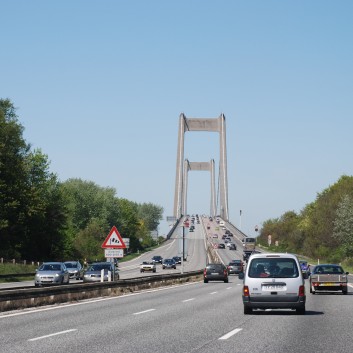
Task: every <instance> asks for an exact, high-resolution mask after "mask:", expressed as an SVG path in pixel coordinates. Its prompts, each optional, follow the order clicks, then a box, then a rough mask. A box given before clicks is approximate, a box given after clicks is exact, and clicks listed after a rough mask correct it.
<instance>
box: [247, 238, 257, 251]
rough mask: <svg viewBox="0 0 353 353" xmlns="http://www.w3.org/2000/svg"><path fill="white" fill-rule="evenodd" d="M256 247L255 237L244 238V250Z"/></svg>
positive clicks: (252, 249)
mask: <svg viewBox="0 0 353 353" xmlns="http://www.w3.org/2000/svg"><path fill="white" fill-rule="evenodd" d="M255 247H256V239H255V238H244V251H254V250H255Z"/></svg>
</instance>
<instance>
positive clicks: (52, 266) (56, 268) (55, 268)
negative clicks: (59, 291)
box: [39, 264, 61, 271]
mask: <svg viewBox="0 0 353 353" xmlns="http://www.w3.org/2000/svg"><path fill="white" fill-rule="evenodd" d="M39 271H61V266H60V264H43V265H42V266H40V267H39Z"/></svg>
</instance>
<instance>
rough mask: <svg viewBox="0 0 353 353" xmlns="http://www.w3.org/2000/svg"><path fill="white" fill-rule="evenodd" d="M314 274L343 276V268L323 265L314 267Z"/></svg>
mask: <svg viewBox="0 0 353 353" xmlns="http://www.w3.org/2000/svg"><path fill="white" fill-rule="evenodd" d="M314 273H317V274H339V275H341V274H343V273H344V271H343V268H342V267H341V266H331V265H323V266H316V267H315V269H314Z"/></svg>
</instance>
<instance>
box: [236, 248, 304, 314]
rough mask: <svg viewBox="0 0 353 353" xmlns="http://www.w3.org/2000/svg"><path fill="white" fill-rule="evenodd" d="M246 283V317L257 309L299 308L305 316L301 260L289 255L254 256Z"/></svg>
mask: <svg viewBox="0 0 353 353" xmlns="http://www.w3.org/2000/svg"><path fill="white" fill-rule="evenodd" d="M239 279H243V280H244V282H243V283H244V285H243V304H244V314H245V315H246V314H251V313H252V310H253V309H295V310H296V311H297V313H298V314H300V315H304V314H305V301H306V295H305V286H304V278H303V275H302V271H301V269H300V265H299V260H298V258H297V257H296V255H293V254H287V253H273V254H265V253H261V254H252V255H251V256H250V258H249V260H248V265H247V266H246V270H245V273H240V274H239Z"/></svg>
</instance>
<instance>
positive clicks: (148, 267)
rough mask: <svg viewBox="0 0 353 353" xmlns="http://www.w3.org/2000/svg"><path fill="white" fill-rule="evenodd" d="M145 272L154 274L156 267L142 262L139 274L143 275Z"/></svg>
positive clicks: (153, 264) (151, 263)
mask: <svg viewBox="0 0 353 353" xmlns="http://www.w3.org/2000/svg"><path fill="white" fill-rule="evenodd" d="M145 271H149V272H156V271H157V267H156V264H155V263H154V262H152V261H151V262H148V261H143V262H142V264H141V265H140V272H141V273H143V272H145Z"/></svg>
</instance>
